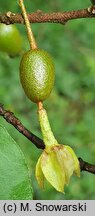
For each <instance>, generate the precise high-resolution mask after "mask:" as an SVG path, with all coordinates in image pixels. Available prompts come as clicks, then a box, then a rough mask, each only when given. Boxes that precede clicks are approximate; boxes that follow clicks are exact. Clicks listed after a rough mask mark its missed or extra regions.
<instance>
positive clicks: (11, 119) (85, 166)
mask: <svg viewBox="0 0 95 216" xmlns="http://www.w3.org/2000/svg"><path fill="white" fill-rule="evenodd" d="M0 115H1V116H2V117H3V118H4V119H5V120H6V121H7V122H8V123H10V124H11V125H13V126H14V127H15V128H16V129H17V130H18V131H19V132H20V133H21V134H23V135H24V136H25V137H26V138H27V139H29V140H30V141H31V142H32V143H33V144H34V145H35V146H36V147H37V148H40V149H44V148H45V145H44V142H43V140H41V139H40V138H38V137H37V136H36V135H34V134H33V133H32V132H30V131H29V130H28V129H27V128H25V127H24V126H23V124H22V123H21V122H20V120H19V119H18V118H17V117H16V116H15V115H14V114H13V113H12V112H10V111H7V110H5V109H4V107H3V105H2V104H0ZM79 162H80V168H81V171H87V172H90V173H93V174H95V165H93V164H89V163H88V162H86V161H83V160H82V159H81V158H79Z"/></svg>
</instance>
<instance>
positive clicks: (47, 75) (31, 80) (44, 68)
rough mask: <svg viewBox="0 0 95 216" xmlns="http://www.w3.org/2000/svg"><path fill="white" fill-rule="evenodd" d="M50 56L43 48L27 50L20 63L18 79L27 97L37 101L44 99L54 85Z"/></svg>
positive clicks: (52, 64)
mask: <svg viewBox="0 0 95 216" xmlns="http://www.w3.org/2000/svg"><path fill="white" fill-rule="evenodd" d="M54 79H55V69H54V63H53V60H52V57H51V56H50V55H49V54H48V53H47V52H46V51H44V50H41V49H35V50H29V51H27V52H26V53H25V54H24V55H23V57H22V60H21V63H20V80H21V84H22V86H23V89H24V91H25V93H26V95H27V97H28V98H29V99H30V100H31V101H33V102H35V103H37V102H39V101H44V100H45V99H46V98H48V96H49V95H50V93H51V90H52V88H53V85H54Z"/></svg>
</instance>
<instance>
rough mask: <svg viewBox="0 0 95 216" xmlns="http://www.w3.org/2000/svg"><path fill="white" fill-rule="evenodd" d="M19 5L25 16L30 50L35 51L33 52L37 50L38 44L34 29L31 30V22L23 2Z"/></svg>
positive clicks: (21, 0)
mask: <svg viewBox="0 0 95 216" xmlns="http://www.w3.org/2000/svg"><path fill="white" fill-rule="evenodd" d="M19 5H20V7H21V11H22V15H23V18H24V21H25V25H26V29H27V34H28V40H29V43H30V48H31V49H33V50H34V49H37V44H36V41H35V38H34V35H33V32H32V29H31V25H30V22H29V19H28V16H27V12H26V8H25V6H24V2H23V0H19Z"/></svg>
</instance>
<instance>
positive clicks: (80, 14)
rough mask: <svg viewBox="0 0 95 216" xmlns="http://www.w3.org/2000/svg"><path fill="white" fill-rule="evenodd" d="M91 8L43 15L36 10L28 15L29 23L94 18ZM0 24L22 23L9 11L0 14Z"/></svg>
mask: <svg viewBox="0 0 95 216" xmlns="http://www.w3.org/2000/svg"><path fill="white" fill-rule="evenodd" d="M93 7H94V6H93ZM93 7H91V9H90V8H86V9H81V10H76V11H66V12H55V13H54V12H53V13H44V12H43V11H41V10H37V11H36V12H33V13H31V14H28V18H29V21H30V22H31V23H46V22H49V23H60V24H65V23H66V22H67V21H69V20H73V19H79V18H92V17H93V18H95V13H94V12H93ZM0 22H1V23H5V24H7V25H8V24H13V23H24V20H23V17H22V15H21V14H15V13H12V12H10V11H8V12H6V13H1V14H0Z"/></svg>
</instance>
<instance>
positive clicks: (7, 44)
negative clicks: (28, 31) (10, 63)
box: [0, 23, 22, 56]
mask: <svg viewBox="0 0 95 216" xmlns="http://www.w3.org/2000/svg"><path fill="white" fill-rule="evenodd" d="M21 49H22V37H21V35H20V33H19V31H18V29H17V28H16V26H15V25H13V24H12V25H5V24H3V23H1V24H0V50H1V51H3V52H6V53H7V54H8V55H10V56H15V55H17V54H19V53H20V52H21Z"/></svg>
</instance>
